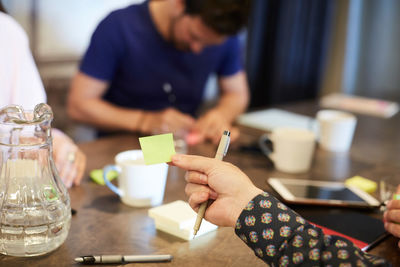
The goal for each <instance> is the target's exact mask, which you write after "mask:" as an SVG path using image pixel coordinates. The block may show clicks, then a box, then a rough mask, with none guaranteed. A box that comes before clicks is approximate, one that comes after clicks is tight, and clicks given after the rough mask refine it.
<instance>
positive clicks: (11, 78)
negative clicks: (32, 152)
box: [0, 13, 46, 109]
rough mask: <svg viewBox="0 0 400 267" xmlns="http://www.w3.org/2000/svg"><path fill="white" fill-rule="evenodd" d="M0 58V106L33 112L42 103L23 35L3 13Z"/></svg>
mask: <svg viewBox="0 0 400 267" xmlns="http://www.w3.org/2000/svg"><path fill="white" fill-rule="evenodd" d="M0 58H1V60H0V92H1V95H2V97H1V100H0V104H1V106H5V105H9V104H18V105H21V106H23V107H24V109H33V108H34V107H35V105H36V104H38V103H44V102H46V93H45V90H44V87H43V83H42V81H41V79H40V76H39V72H38V70H37V68H36V65H35V63H34V60H33V57H32V54H31V52H30V48H29V42H28V38H27V36H26V33H25V32H24V30H23V29H22V28H21V26H19V25H18V24H17V23H16V22H15V20H13V19H12V18H11V17H10V16H8V15H6V14H4V13H0Z"/></svg>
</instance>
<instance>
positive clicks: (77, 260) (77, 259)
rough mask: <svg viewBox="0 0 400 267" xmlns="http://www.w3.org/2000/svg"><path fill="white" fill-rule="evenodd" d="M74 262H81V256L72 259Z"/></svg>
mask: <svg viewBox="0 0 400 267" xmlns="http://www.w3.org/2000/svg"><path fill="white" fill-rule="evenodd" d="M74 260H75V261H76V262H83V258H82V257H78V258H75V259H74Z"/></svg>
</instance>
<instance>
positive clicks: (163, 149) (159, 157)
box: [139, 133, 176, 165]
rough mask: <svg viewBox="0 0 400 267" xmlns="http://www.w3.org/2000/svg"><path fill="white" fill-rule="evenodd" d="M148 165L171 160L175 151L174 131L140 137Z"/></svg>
mask: <svg viewBox="0 0 400 267" xmlns="http://www.w3.org/2000/svg"><path fill="white" fill-rule="evenodd" d="M139 143H140V147H141V148H142V152H143V157H144V162H145V163H146V165H150V164H158V163H164V162H170V161H171V157H172V155H174V154H176V153H175V147H174V138H173V136H172V133H168V134H159V135H153V136H146V137H140V138H139Z"/></svg>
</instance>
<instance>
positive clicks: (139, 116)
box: [129, 110, 145, 132]
mask: <svg viewBox="0 0 400 267" xmlns="http://www.w3.org/2000/svg"><path fill="white" fill-rule="evenodd" d="M144 120H145V112H144V111H141V110H137V111H134V112H133V116H132V118H131V119H130V122H129V131H131V132H138V131H140V126H141V125H142V124H143V122H144Z"/></svg>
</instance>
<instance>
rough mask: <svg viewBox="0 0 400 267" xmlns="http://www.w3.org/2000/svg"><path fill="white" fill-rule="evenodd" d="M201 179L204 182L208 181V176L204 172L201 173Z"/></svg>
mask: <svg viewBox="0 0 400 267" xmlns="http://www.w3.org/2000/svg"><path fill="white" fill-rule="evenodd" d="M200 181H202V182H203V183H207V176H206V175H204V174H200Z"/></svg>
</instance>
